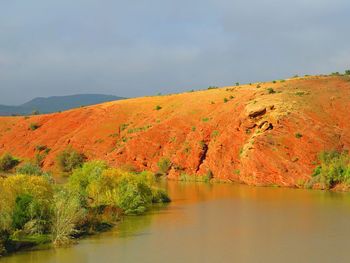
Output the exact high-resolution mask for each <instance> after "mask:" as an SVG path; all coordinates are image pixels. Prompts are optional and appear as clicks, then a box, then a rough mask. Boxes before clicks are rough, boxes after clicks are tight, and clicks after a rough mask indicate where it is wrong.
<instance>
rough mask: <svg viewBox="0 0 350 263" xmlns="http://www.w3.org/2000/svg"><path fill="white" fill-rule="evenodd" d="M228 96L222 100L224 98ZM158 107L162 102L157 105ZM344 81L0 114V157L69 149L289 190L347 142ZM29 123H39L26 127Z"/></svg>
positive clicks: (347, 87) (349, 121) (348, 88)
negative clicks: (164, 162) (321, 157)
mask: <svg viewBox="0 0 350 263" xmlns="http://www.w3.org/2000/svg"><path fill="white" fill-rule="evenodd" d="M225 98H226V99H225ZM157 106H159V107H157ZM349 109H350V81H349V79H348V78H347V77H338V76H331V77H308V78H299V79H290V80H286V81H285V82H279V81H278V82H277V83H271V82H270V83H261V84H260V85H257V84H252V85H242V86H237V87H224V88H220V89H211V90H205V91H197V92H189V93H183V94H177V95H168V96H157V97H143V98H135V99H128V100H121V101H114V102H108V103H104V104H100V105H95V106H90V107H85V108H79V109H76V110H70V111H67V112H62V113H55V114H50V115H41V116H32V117H30V118H27V119H26V118H23V117H1V118H0V154H1V153H4V152H11V153H12V154H14V155H15V156H19V157H26V158H33V156H34V155H35V153H36V150H35V148H36V146H37V145H46V146H47V147H49V148H51V151H50V153H49V155H48V156H47V157H46V159H45V167H46V168H48V169H49V168H52V167H53V165H54V161H55V156H56V155H57V153H58V152H60V151H62V150H63V149H65V148H66V147H67V146H68V145H72V146H73V147H74V148H76V149H78V150H79V151H81V152H84V153H85V154H86V155H87V156H88V157H89V158H90V159H104V160H106V161H108V162H109V163H110V164H111V165H115V166H119V165H125V164H127V165H132V166H134V167H136V168H137V169H139V170H144V169H145V170H153V171H156V170H157V162H158V161H159V160H160V159H161V158H169V159H170V160H171V162H172V164H173V165H172V168H171V170H170V173H169V176H170V177H176V176H178V175H179V174H180V173H187V174H197V175H200V174H206V173H207V172H208V171H211V172H212V174H213V175H214V177H215V178H220V179H226V180H231V181H237V182H243V183H247V184H251V185H271V184H277V185H281V186H293V185H295V184H297V183H298V182H299V181H300V180H305V179H308V178H309V177H310V174H311V173H312V170H313V168H314V166H315V161H316V160H317V154H318V153H319V152H321V151H323V150H332V149H337V150H344V149H349V148H350V117H349V116H350V115H349ZM30 123H37V124H39V125H40V127H39V128H38V129H36V130H34V131H32V130H30V129H29V125H30Z"/></svg>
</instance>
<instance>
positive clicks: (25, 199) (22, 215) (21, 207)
mask: <svg viewBox="0 0 350 263" xmlns="http://www.w3.org/2000/svg"><path fill="white" fill-rule="evenodd" d="M35 206H36V204H35V202H34V198H33V196H31V195H29V194H21V195H19V196H17V198H16V204H15V207H14V210H13V214H12V226H13V228H14V229H22V228H23V227H24V225H25V224H26V223H27V222H28V221H29V220H31V219H32V218H33V216H34V213H35V210H37V207H35Z"/></svg>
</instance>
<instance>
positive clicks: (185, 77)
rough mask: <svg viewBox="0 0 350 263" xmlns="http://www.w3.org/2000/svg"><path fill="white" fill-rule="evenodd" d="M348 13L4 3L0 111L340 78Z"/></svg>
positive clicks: (272, 4) (214, 4)
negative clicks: (94, 98)
mask: <svg viewBox="0 0 350 263" xmlns="http://www.w3.org/2000/svg"><path fill="white" fill-rule="evenodd" d="M349 11H350V3H348V1H345V0H333V1H331V0H296V1H281V0H278V1H277V0H252V1H249V2H247V1H243V0H235V1H232V0H215V1H214V0H202V1H184V0H178V1H170V0H162V1H161V0H156V1H150V0H149V1H145V0H138V1H112V0H103V1H102V0H99V1H98V0H76V1H68V0H61V1H56V0H54V1H44V0H33V1H30V2H28V1H25V2H23V1H19V0H4V1H2V3H1V8H0V91H1V97H0V103H7V104H12V103H20V102H23V101H25V100H28V99H30V98H32V97H35V96H50V95H63V94H73V93H89V92H94V93H96V92H100V93H109V94H115V95H120V96H142V95H152V94H155V93H158V92H162V93H170V92H179V91H184V90H190V89H196V88H205V87H206V86H209V85H229V84H231V83H234V82H236V81H239V82H253V81H262V80H269V79H277V78H283V77H287V76H290V75H293V74H312V73H325V72H331V71H343V70H344V69H345V68H346V67H347V63H348V62H347V61H348V59H347V58H348V56H349V55H348V54H349V53H350V47H349V45H348V43H349V41H350V36H349V34H346V32H347V25H348V24H349V23H350V17H349V16H348V14H349V13H350V12H349ZM349 67H350V66H349Z"/></svg>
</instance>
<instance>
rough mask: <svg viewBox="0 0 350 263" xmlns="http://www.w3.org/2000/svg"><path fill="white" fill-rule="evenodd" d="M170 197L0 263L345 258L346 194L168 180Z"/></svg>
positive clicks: (349, 209) (349, 198)
mask: <svg viewBox="0 0 350 263" xmlns="http://www.w3.org/2000/svg"><path fill="white" fill-rule="evenodd" d="M165 184H166V188H167V189H168V191H169V194H170V196H171V198H172V203H170V204H168V205H162V206H156V207H154V209H152V210H151V211H150V212H149V213H147V214H146V215H143V216H131V217H126V218H125V219H124V220H123V221H122V222H120V224H119V225H118V226H117V227H115V228H114V229H112V230H111V231H108V232H105V233H101V234H98V235H95V236H91V237H89V238H86V239H83V240H80V241H79V243H78V244H77V245H73V246H70V247H68V248H60V249H48V250H37V251H26V252H20V253H17V254H14V255H12V256H9V257H5V258H2V259H0V261H1V262H4V263H34V262H35V263H44V262H45V263H56V262H57V263H61V262H64V263H73V262H74V263H77V262H89V263H90V262H91V263H95V262H98V263H102V262H127V263H130V262H131V263H132V262H143V263H148V262H152V263H157V262H162V263H163V262H167V263H172V262H201V263H204V262H215V263H218V262H278V263H281V262H284V263H285V262H337V263H339V262H350V252H349V240H350V227H349V226H350V224H349V222H350V194H349V193H333V192H323V191H311V190H299V189H283V188H262V187H249V186H245V185H233V184H205V183H182V182H173V181H169V182H167V183H165Z"/></svg>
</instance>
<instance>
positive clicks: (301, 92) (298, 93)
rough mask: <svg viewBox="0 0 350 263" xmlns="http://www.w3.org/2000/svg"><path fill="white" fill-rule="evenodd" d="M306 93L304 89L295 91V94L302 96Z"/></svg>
mask: <svg viewBox="0 0 350 263" xmlns="http://www.w3.org/2000/svg"><path fill="white" fill-rule="evenodd" d="M305 94H306V93H305V92H304V91H298V92H295V95H297V96H304V95H305Z"/></svg>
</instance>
